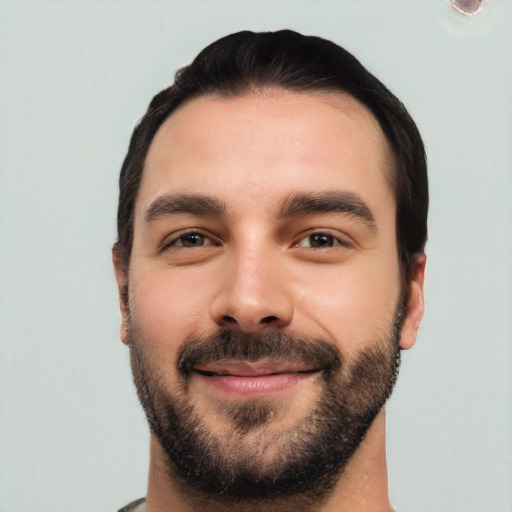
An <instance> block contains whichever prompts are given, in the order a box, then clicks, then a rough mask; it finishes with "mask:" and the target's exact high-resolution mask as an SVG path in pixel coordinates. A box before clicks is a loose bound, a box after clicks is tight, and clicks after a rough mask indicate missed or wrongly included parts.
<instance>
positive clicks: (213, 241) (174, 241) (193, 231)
mask: <svg viewBox="0 0 512 512" xmlns="http://www.w3.org/2000/svg"><path fill="white" fill-rule="evenodd" d="M190 235H199V236H201V237H203V238H204V240H209V241H210V243H209V244H208V247H209V246H218V245H220V242H218V241H217V240H216V239H215V237H213V236H212V235H211V234H209V233H206V232H204V231H202V230H200V229H196V228H189V229H186V230H184V231H180V232H178V233H177V234H175V235H174V236H173V237H172V239H171V240H169V241H168V242H166V243H165V244H164V246H163V247H162V250H168V249H170V248H171V247H173V246H174V247H178V248H179V249H196V248H200V247H204V245H198V246H196V247H186V246H183V245H182V246H178V245H177V244H178V242H180V241H182V242H183V240H184V238H185V237H186V236H190Z"/></svg>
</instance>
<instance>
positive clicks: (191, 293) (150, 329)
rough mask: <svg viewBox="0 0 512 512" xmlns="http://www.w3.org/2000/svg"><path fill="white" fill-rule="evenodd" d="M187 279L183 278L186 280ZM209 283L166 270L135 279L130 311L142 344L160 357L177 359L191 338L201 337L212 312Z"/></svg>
mask: <svg viewBox="0 0 512 512" xmlns="http://www.w3.org/2000/svg"><path fill="white" fill-rule="evenodd" d="M182 277H183V278H182ZM208 288H209V287H208V285H207V283H205V282H204V278H203V279H199V277H196V276H194V273H190V272H189V273H187V276H186V279H185V277H184V276H181V275H180V272H179V271H178V272H176V271H175V270H174V269H169V268H164V269H162V270H161V271H159V272H155V271H151V272H146V273H139V274H138V275H133V276H132V281H131V283H130V309H131V313H132V317H133V319H134V322H135V327H136V328H137V330H138V331H139V334H140V336H141V342H142V343H143V344H144V345H145V347H146V348H147V349H148V350H151V351H152V352H154V353H158V356H159V357H162V358H165V359H169V358H171V359H173V360H174V355H175V353H176V351H177V349H178V347H179V346H181V344H182V343H183V341H184V340H185V339H186V338H187V337H189V336H197V335H198V334H200V333H199V332H198V327H199V326H200V325H202V323H204V316H205V314H206V312H207V311H208V306H207V304H208V297H207V296H206V295H205V291H207V290H208Z"/></svg>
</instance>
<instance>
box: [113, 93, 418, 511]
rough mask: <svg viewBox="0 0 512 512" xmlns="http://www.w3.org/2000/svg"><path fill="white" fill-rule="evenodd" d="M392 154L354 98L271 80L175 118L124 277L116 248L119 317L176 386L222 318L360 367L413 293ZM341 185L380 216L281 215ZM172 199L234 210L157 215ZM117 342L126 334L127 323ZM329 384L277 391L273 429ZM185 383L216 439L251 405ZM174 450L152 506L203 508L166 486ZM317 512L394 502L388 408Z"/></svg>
mask: <svg viewBox="0 0 512 512" xmlns="http://www.w3.org/2000/svg"><path fill="white" fill-rule="evenodd" d="M389 161H390V158H389V154H388V147H387V143H386V141H385V138H384V136H383V134H382V132H381V130H380V127H379V125H378V123H377V121H376V120H375V119H374V117H373V116H372V114H371V113H370V112H369V111H368V110H367V109H366V108H365V107H364V106H362V105H361V104H360V103H359V102H357V101H356V100H355V99H353V98H351V97H349V96H346V95H341V94H327V93H326V94H320V93H314V94H297V93H292V92H287V91H282V90H272V91H262V92H259V93H251V94H248V95H243V96H240V97H232V98H219V97H200V98H197V99H194V100H191V101H189V102H188V103H186V104H185V105H183V106H181V107H180V108H179V109H178V110H177V111H176V112H175V113H173V115H172V116H171V117H170V118H169V119H168V120H167V121H166V122H165V123H164V124H163V125H162V127H161V128H160V130H159V131H158V132H157V134H156V136H155V138H154V140H153V142H152V144H151V147H150V150H149V153H148V156H147V159H146V163H145V168H144V174H143V177H142V182H141V187H140V190H139V193H138V197H137V201H136V208H135V224H134V242H133V250H132V255H131V259H130V262H129V273H128V275H127V274H126V273H125V272H124V271H123V265H122V262H121V261H120V258H119V254H118V253H117V251H114V265H115V269H116V277H117V281H118V285H119V287H120V290H122V288H123V287H124V286H125V285H128V296H129V303H128V304H124V303H121V309H122V313H123V317H124V318H126V317H127V316H128V315H131V319H132V322H134V323H135V325H136V327H137V329H138V330H139V332H140V333H141V334H142V335H143V340H144V347H143V349H144V351H145V354H146V356H147V358H148V360H149V361H150V362H151V365H152V366H153V367H154V368H156V369H157V370H158V371H159V372H160V375H161V376H162V379H163V381H164V382H165V385H166V386H167V387H168V389H176V387H177V386H178V376H177V375H176V371H175V368H176V355H177V352H178V350H179V348H180V347H181V346H182V344H183V343H184V342H185V340H187V339H188V338H190V337H197V336H205V335H208V334H211V333H213V332H215V331H216V329H218V327H219V326H225V325H230V326H233V327H236V328H238V329H240V330H242V331H245V332H250V333H258V332H261V331H263V330H265V329H269V328H274V329H283V330H288V331H289V332H293V333H298V334H302V335H306V336H309V337H311V338H321V339H324V340H326V341H328V342H329V343H332V344H333V345H335V346H336V347H338V348H339V350H340V351H341V353H342V354H343V355H344V357H346V359H347V360H348V361H349V362H350V361H351V360H353V359H354V358H355V357H356V356H357V355H358V354H359V353H360V352H361V351H363V350H364V349H365V348H369V347H370V346H371V344H372V343H375V340H378V339H380V338H382V335H383V334H384V333H386V332H388V330H389V329H390V326H391V322H392V318H393V315H394V313H395V309H396V305H397V303H398V301H399V297H400V293H401V288H400V268H399V263H398V252H397V244H396V225H395V215H396V206H395V202H394V199H393V196H392V193H391V190H390V187H389V183H388V172H389V169H388V168H389ZM333 191H334V192H336V193H338V192H339V193H342V194H347V193H349V194H352V196H351V197H356V198H357V199H358V200H359V201H360V202H361V203H362V204H364V205H365V206H366V207H367V208H368V210H369V211H370V212H371V215H372V217H373V222H372V223H369V222H367V221H365V220H363V219H361V218H359V217H358V216H356V215H351V214H347V213H340V212H321V213H307V214H304V215H291V216H286V217H283V216H282V215H281V210H282V207H283V203H284V202H285V200H286V199H287V198H289V196H290V195H291V194H312V193H314V194H323V193H326V192H333ZM171 194H172V195H177V194H178V195H179V194H188V195H190V194H194V195H196V194H201V195H207V196H208V197H210V198H213V199H215V200H217V201H219V202H220V203H221V204H222V205H223V206H224V207H225V213H224V214H223V215H213V214H212V213H211V212H210V213H201V214H198V213H195V214H194V213H183V212H182V213H167V214H162V215H157V216H156V217H155V218H154V219H153V220H151V221H148V219H147V218H146V217H147V211H148V209H149V208H150V207H151V205H152V204H154V203H155V201H157V200H159V199H161V198H162V197H164V196H168V195H171ZM190 229H192V231H193V232H194V233H198V234H200V235H202V236H203V237H199V239H198V238H197V237H196V238H195V239H193V240H192V241H193V244H192V246H191V247H189V246H187V244H188V245H190V242H191V239H190V238H186V237H185V238H184V237H183V236H182V235H183V234H184V233H185V232H186V231H187V230H190ZM315 234H317V235H318V234H323V235H326V237H324V238H321V240H322V241H323V242H326V244H324V245H325V246H323V247H316V246H315V241H318V237H317V238H315V237H313V238H312V237H311V235H315ZM180 236H181V238H180ZM197 240H199V243H196V242H197ZM194 244H195V245H196V246H194ZM201 244H202V245H201ZM424 271H425V257H424V256H420V257H418V259H417V263H416V268H415V270H414V272H413V273H412V279H411V281H410V283H409V285H408V290H407V292H408V301H407V306H408V312H407V316H406V318H405V321H404V325H403V329H402V335H401V339H400V346H401V347H402V348H404V349H408V348H410V347H412V346H413V345H414V343H415V341H416V336H417V331H418V328H419V324H420V321H421V318H422V315H423V309H424V301H423V279H424ZM121 339H122V340H123V342H125V343H129V333H128V325H127V322H126V320H123V322H122V325H121ZM292 373H293V369H292ZM255 378H256V377H255ZM239 380H240V379H239ZM243 382H247V381H243ZM259 382H260V383H261V382H265V379H264V378H263V379H260V381H259ZM319 389H320V387H319V385H318V379H317V376H315V375H312V376H310V377H309V378H307V379H300V380H299V381H298V383H297V384H296V385H293V386H291V387H288V388H286V389H283V390H279V391H268V392H267V393H266V394H265V397H266V398H267V399H271V400H275V401H276V402H277V403H279V404H281V405H282V407H281V409H280V413H279V415H278V417H277V418H276V420H275V424H274V425H275V428H276V429H283V428H289V427H293V425H295V424H296V423H297V422H298V421H299V420H300V419H301V418H303V417H304V415H305V414H307V412H308V411H309V410H310V408H311V407H312V404H313V403H314V400H315V398H316V396H317V394H318V392H319ZM189 393H190V397H191V400H192V401H193V403H194V404H195V406H196V408H197V411H199V413H200V414H201V416H203V417H204V418H205V421H206V422H207V423H208V425H209V427H210V428H212V429H213V431H214V432H215V433H216V434H218V435H219V436H222V435H223V432H225V431H226V429H227V430H229V428H230V423H229V420H228V418H226V417H225V416H223V414H222V408H223V407H224V406H225V405H226V404H232V403H236V401H241V400H242V401H243V400H246V399H247V396H246V395H240V394H239V393H235V392H230V391H229V390H227V391H226V390H225V389H220V390H219V389H218V388H217V387H215V386H211V385H210V384H209V382H208V381H206V382H205V379H201V378H200V376H195V377H193V378H192V380H191V383H190V388H189ZM254 396H256V395H253V397H254ZM258 396H260V395H258ZM252 435H257V434H252ZM164 459H165V454H164V453H163V450H162V449H161V447H160V445H159V443H158V441H157V440H156V439H155V438H154V437H152V440H151V458H150V473H149V485H148V493H147V509H148V511H149V512H158V511H164V510H166V503H174V504H176V506H177V507H178V509H179V510H183V511H187V510H194V507H195V506H197V503H196V504H195V505H194V504H193V503H191V502H190V501H188V500H187V499H186V496H183V494H182V493H181V492H180V489H179V488H178V487H177V486H176V485H175V484H174V483H173V482H172V481H169V478H168V476H167V474H166V472H165V464H164V463H163V461H164ZM203 508H204V507H203ZM205 510H206V509H205ZM319 510H322V511H324V512H330V511H336V512H341V511H344V510H347V511H348V510H352V511H353V510H358V511H385V510H392V509H391V507H390V504H389V500H388V494H387V472H386V461H385V417H384V411H381V413H379V415H378V416H377V418H376V420H375V421H374V423H373V424H372V426H371V427H370V430H369V431H368V433H367V435H366V437H365V439H364V440H363V442H362V443H361V445H360V446H359V448H358V449H357V451H356V453H355V455H354V456H353V458H352V459H351V461H350V462H349V465H348V467H347V468H346V470H345V472H344V473H343V474H342V477H341V478H340V480H339V481H338V484H337V485H336V487H335V489H334V492H333V494H332V496H331V498H330V499H329V500H328V501H327V502H326V503H325V504H324V505H323V506H322V508H321V509H319Z"/></svg>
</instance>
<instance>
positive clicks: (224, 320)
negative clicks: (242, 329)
mask: <svg viewBox="0 0 512 512" xmlns="http://www.w3.org/2000/svg"><path fill="white" fill-rule="evenodd" d="M222 323H223V324H224V325H230V324H236V323H237V321H236V320H235V319H234V318H233V317H232V316H228V315H224V316H223V317H222Z"/></svg>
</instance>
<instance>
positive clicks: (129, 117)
mask: <svg viewBox="0 0 512 512" xmlns="http://www.w3.org/2000/svg"><path fill="white" fill-rule="evenodd" d="M511 27H512V3H511V2H510V1H508V0H486V1H484V8H483V10H482V12H481V13H480V14H479V15H477V16H476V17H474V18H467V17H464V16H462V15H460V14H458V13H456V12H455V11H454V10H453V9H452V8H451V7H450V2H449V1H448V0H333V1H328V0H302V1H300V0H295V1H291V0H272V1H269V0H243V1H242V0H187V1H185V0H183V1H172V0H167V1H154V0H145V1H142V0H141V1H135V0H132V1H130V0H123V1H121V0H104V1H77V0H68V1H59V0H54V1H45V0H40V1H24V0H17V1H16V0H13V1H5V0H0V454H1V462H0V511H2V512H43V511H45V512H46V511H47V512H95V511H98V512H100V511H115V510H117V508H119V507H120V506H122V505H124V504H125V503H127V502H128V501H130V500H132V499H135V498H137V497H140V496H142V495H144V493H145V486H146V478H147V464H148V438H149V436H148V433H147V427H146V424H145V419H144V417H143V413H142V411H141V409H140V407H139V405H138V403H137V400H136V396H135V391H134V388H133V385H132V383H131V376H130V370H129V364H128V352H127V349H126V347H125V346H124V345H122V344H121V342H120V341H119V339H118V326H119V322H120V314H119V310H118V304H117V297H116V287H115V281H114V275H113V271H112V268H111V263H110V248H111V245H112V243H113V241H114V239H115V214H116V200H117V175H118V172H119V169H120V166H121V162H122V160H123V158H124V154H125V151H126V148H127V145H128V140H129V136H130V134H131V130H132V129H133V126H134V124H135V122H136V121H137V119H138V118H139V117H140V116H141V115H142V114H143V112H144V110H145V108H146V106H147V104H148V102H149V100H150V98H151V97H152V96H153V95H154V94H155V93H156V92H157V91H159V90H160V89H162V88H164V87H166V86H167V85H168V84H169V83H170V81H171V80H172V76H173V73H174V71H175V70H176V69H177V68H178V67H181V66H183V65H185V64H187V63H189V62H190V60H191V59H192V58H193V57H194V55H195V54H196V53H197V52H198V51H199V50H200V49H201V48H202V47H203V46H205V45H206V44H207V43H209V42H211V41H213V40H214V39H216V38H218V37H220V36H222V35H225V34H227V33H229V32H234V31H238V30H241V29H252V30H273V29H279V28H292V29H295V30H299V31H302V32H304V33H308V34H316V35H321V36H324V37H327V38H330V39H333V40H334V41H336V42H337V43H339V44H340V45H342V46H345V47H346V48H347V49H348V50H349V51H352V52H353V53H354V54H355V55H356V56H357V57H358V58H359V59H360V60H361V61H362V62H363V63H364V64H365V65H366V66H367V67H368V68H369V69H370V70H371V71H372V72H374V73H375V74H376V75H377V76H378V77H379V78H381V79H382V80H383V81H384V82H385V83H386V84H387V85H388V86H389V88H390V89H391V90H392V91H393V92H395V93H396V94H397V95H398V96H399V97H400V98H401V99H402V101H403V102H404V103H405V104H406V106H407V107H408V109H409V110H410V112H411V114H412V115H413V117H414V118H415V120H416V121H417V124H418V126H419V128H420V130H421V132H422V134H423V137H424V140H425V143H426V146H427V150H428V157H429V165H430V180H431V196H432V202H431V210H430V225H429V228H430V238H429V242H428V247H427V250H428V258H429V260H428V275H427V290H426V291H427V312H426V317H425V320H424V323H423V326H422V329H421V331H420V338H419V341H418V344H417V345H416V347H414V348H413V349H412V350H411V351H409V352H407V353H405V354H404V361H403V365H402V374H401V376H400V378H399V383H398V386H397V389H396V391H395V393H394V395H393V397H392V399H391V401H390V404H389V406H388V418H389V420H388V454H389V476H390V490H391V499H392V503H393V504H394V506H395V507H396V508H397V510H399V511H401V512H419V511H424V512H432V511H465V512H466V511H467V512H482V511H492V512H505V511H510V510H512V496H511V489H510V484H511V482H512V435H511V426H512V405H511V404H512V377H511V369H512V368H511V366H512V364H511V361H512V354H511V352H512V350H511V344H510V343H511V338H512V320H511V312H512V293H511V283H512V272H511V267H512V237H511V234H512V207H511V199H512V176H511V174H512V149H511V147H512V145H511V141H512V99H511V91H512V30H511Z"/></svg>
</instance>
